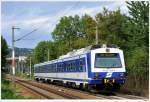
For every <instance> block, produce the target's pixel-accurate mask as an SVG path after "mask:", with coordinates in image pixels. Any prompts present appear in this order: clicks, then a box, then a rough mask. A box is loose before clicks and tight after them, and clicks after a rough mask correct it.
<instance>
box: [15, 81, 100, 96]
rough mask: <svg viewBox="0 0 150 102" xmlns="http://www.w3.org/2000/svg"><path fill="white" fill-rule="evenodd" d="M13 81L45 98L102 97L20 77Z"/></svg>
mask: <svg viewBox="0 0 150 102" xmlns="http://www.w3.org/2000/svg"><path fill="white" fill-rule="evenodd" d="M15 81H16V82H17V83H18V84H21V85H23V86H24V87H27V88H29V89H31V90H32V91H35V92H37V93H38V94H40V95H42V96H44V97H45V98H46V99H102V98H100V97H97V96H93V95H89V94H83V93H79V92H78V93H77V92H73V91H72V92H70V91H67V90H63V89H62V88H58V87H55V86H54V85H53V86H48V85H44V84H42V83H37V82H32V81H25V80H20V79H16V80H15Z"/></svg>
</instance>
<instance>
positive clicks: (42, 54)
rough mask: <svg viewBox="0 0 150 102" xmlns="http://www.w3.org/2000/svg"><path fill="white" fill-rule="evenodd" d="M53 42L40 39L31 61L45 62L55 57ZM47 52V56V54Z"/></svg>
mask: <svg viewBox="0 0 150 102" xmlns="http://www.w3.org/2000/svg"><path fill="white" fill-rule="evenodd" d="M56 47H57V46H55V43H53V42H51V41H42V42H40V43H38V45H37V46H36V48H35V49H34V52H33V56H34V58H33V61H34V63H39V62H45V61H48V57H49V60H52V59H55V58H57V51H56ZM48 54H49V56H48Z"/></svg>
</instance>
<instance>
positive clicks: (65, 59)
mask: <svg viewBox="0 0 150 102" xmlns="http://www.w3.org/2000/svg"><path fill="white" fill-rule="evenodd" d="M34 77H35V80H37V81H38V80H44V81H50V82H61V83H63V84H65V85H71V86H73V87H74V86H75V87H80V88H91V87H92V88H93V87H94V88H100V89H110V88H111V89H112V88H113V89H119V88H120V86H121V85H123V84H124V83H125V79H126V77H127V72H126V69H125V62H124V55H123V51H122V50H121V49H119V48H118V47H117V46H114V45H105V44H103V45H93V46H88V47H86V48H82V49H79V50H74V51H72V52H69V53H67V54H66V55H63V56H60V57H59V58H58V59H55V60H52V61H48V62H44V63H40V64H35V65H34Z"/></svg>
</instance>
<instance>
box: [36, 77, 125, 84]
mask: <svg viewBox="0 0 150 102" xmlns="http://www.w3.org/2000/svg"><path fill="white" fill-rule="evenodd" d="M37 77H38V76H37ZM46 78H47V79H53V80H71V81H81V82H88V84H103V80H102V79H97V80H96V79H95V80H94V79H93V80H87V79H74V78H56V77H46ZM116 83H119V84H122V83H124V80H123V79H120V80H116Z"/></svg>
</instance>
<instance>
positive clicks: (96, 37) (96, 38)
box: [95, 24, 98, 45]
mask: <svg viewBox="0 0 150 102" xmlns="http://www.w3.org/2000/svg"><path fill="white" fill-rule="evenodd" d="M95 40H96V45H97V44H98V27H97V24H96V36H95Z"/></svg>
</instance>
